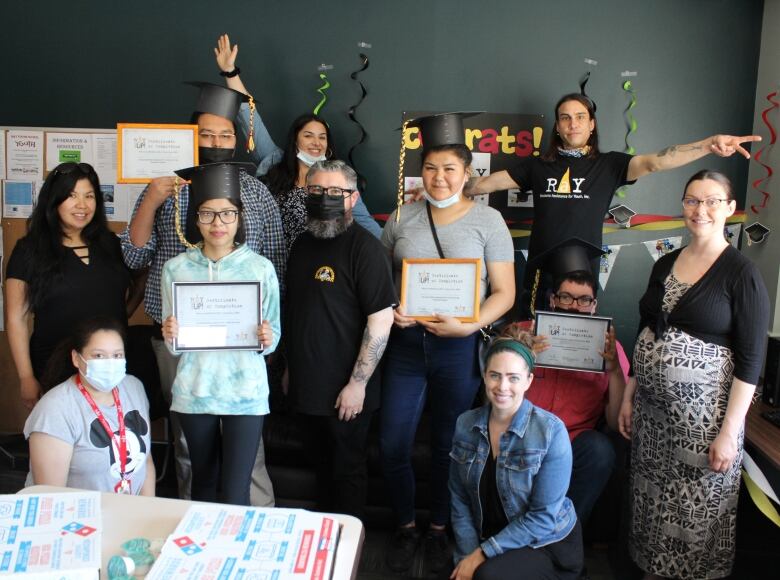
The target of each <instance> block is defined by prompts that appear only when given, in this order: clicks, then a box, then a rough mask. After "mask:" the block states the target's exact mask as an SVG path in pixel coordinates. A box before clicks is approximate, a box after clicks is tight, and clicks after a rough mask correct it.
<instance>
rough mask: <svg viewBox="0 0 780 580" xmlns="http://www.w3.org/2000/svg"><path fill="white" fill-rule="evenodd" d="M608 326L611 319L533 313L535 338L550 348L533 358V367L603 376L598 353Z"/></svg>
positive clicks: (602, 364) (602, 347) (601, 349)
mask: <svg viewBox="0 0 780 580" xmlns="http://www.w3.org/2000/svg"><path fill="white" fill-rule="evenodd" d="M611 323H612V319H611V318H604V317H601V316H588V315H583V314H569V313H564V312H537V313H536V334H537V335H543V336H546V337H547V338H548V340H549V343H550V348H548V349H547V350H545V351H544V352H541V353H539V354H538V355H537V356H536V364H537V366H540V367H550V368H558V369H569V370H574V371H589V372H604V358H603V357H602V356H601V354H599V353H600V352H601V351H603V350H604V342H605V340H606V333H607V331H608V330H609V327H610V324H611Z"/></svg>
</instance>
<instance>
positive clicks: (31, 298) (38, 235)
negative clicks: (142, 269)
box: [19, 163, 122, 312]
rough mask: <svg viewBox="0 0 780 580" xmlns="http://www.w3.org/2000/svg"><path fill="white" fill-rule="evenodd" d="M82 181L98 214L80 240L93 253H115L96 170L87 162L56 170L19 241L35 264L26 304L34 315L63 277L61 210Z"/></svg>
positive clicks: (70, 164)
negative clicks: (89, 192)
mask: <svg viewBox="0 0 780 580" xmlns="http://www.w3.org/2000/svg"><path fill="white" fill-rule="evenodd" d="M82 179H87V180H88V181H89V183H90V185H91V186H92V189H93V190H94V192H95V214H94V216H93V217H92V220H91V221H90V222H89V223H88V224H87V225H86V226H85V227H84V229H83V230H82V231H81V237H82V239H83V240H84V243H85V244H86V245H87V246H88V247H89V251H90V253H91V252H93V251H97V252H104V253H105V255H111V254H112V253H116V248H117V247H118V245H117V243H116V236H115V235H114V234H113V233H112V232H111V230H109V229H108V222H107V221H106V212H105V204H104V203H103V194H102V192H101V191H100V181H99V180H98V176H97V173H95V170H94V169H93V168H92V166H91V165H88V164H87V163H62V164H61V165H58V166H57V167H55V168H54V170H53V171H52V172H51V173H49V176H48V177H47V178H46V181H44V183H43V187H41V191H40V193H39V194H38V203H37V204H36V206H35V209H34V210H33V213H32V215H31V216H30V218H29V219H28V220H27V234H26V235H25V236H24V237H23V238H22V239H21V240H19V243H23V244H27V245H28V246H29V249H30V254H31V258H32V260H34V264H35V267H34V268H32V269H31V272H32V276H31V278H30V281H29V285H28V288H27V303H28V305H29V308H30V310H31V311H32V312H35V309H36V307H38V306H39V305H40V304H41V303H42V302H43V300H44V298H45V296H46V293H47V292H48V291H49V290H50V289H51V288H52V286H53V285H54V283H55V282H56V281H57V279H58V278H59V277H60V276H61V275H62V263H63V261H64V259H65V257H66V252H68V251H70V250H68V249H67V248H65V247H64V246H63V245H62V240H63V238H64V237H65V233H64V232H63V230H62V223H61V222H60V214H59V211H58V210H59V207H60V205H61V204H62V203H63V202H64V201H65V200H67V199H68V198H69V197H70V194H71V192H72V191H73V189H74V188H75V187H76V183H77V182H78V181H80V180H82ZM118 259H119V261H120V262H121V260H122V257H121V256H118Z"/></svg>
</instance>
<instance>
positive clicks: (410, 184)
mask: <svg viewBox="0 0 780 580" xmlns="http://www.w3.org/2000/svg"><path fill="white" fill-rule="evenodd" d="M422 186H423V181H422V177H404V191H411V190H413V189H420V190H422ZM411 199H412V195H411V194H408V193H404V203H409V201H411Z"/></svg>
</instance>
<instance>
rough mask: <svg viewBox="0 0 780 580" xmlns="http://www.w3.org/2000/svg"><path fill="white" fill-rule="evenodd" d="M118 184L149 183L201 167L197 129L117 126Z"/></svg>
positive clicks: (121, 124)
mask: <svg viewBox="0 0 780 580" xmlns="http://www.w3.org/2000/svg"><path fill="white" fill-rule="evenodd" d="M116 131H117V157H118V161H117V183H147V182H149V181H151V180H152V179H154V178H155V177H162V176H164V175H173V174H174V171H175V170H177V169H184V168H186V167H193V166H195V165H197V164H198V137H197V132H198V126H197V125H145V124H138V123H118V124H117V126H116Z"/></svg>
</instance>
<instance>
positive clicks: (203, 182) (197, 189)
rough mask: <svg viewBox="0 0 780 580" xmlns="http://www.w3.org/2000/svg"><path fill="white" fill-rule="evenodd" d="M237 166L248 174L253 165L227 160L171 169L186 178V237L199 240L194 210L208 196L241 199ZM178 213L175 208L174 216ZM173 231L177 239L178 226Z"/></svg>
mask: <svg viewBox="0 0 780 580" xmlns="http://www.w3.org/2000/svg"><path fill="white" fill-rule="evenodd" d="M241 169H244V170H245V171H246V172H247V173H251V172H253V171H254V165H252V164H251V163H240V162H235V161H231V162H225V163H209V164H207V165H196V166H195V167H187V168H186V169H177V170H176V171H175V172H174V173H176V175H178V176H179V177H181V178H182V179H186V180H188V181H190V200H189V204H188V205H187V239H190V240H199V238H200V231H199V230H198V227H197V223H196V222H197V220H196V212H197V211H198V208H199V207H200V206H201V205H202V204H203V203H204V202H206V201H208V200H210V199H229V200H231V201H235V202H240V201H241V180H240V177H241V176H240V170H241ZM178 215H179V212H178V211H177V212H176V216H178ZM177 233H179V237H180V238H181V237H182V234H181V231H180V227H179V228H177ZM185 245H187V244H185Z"/></svg>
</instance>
